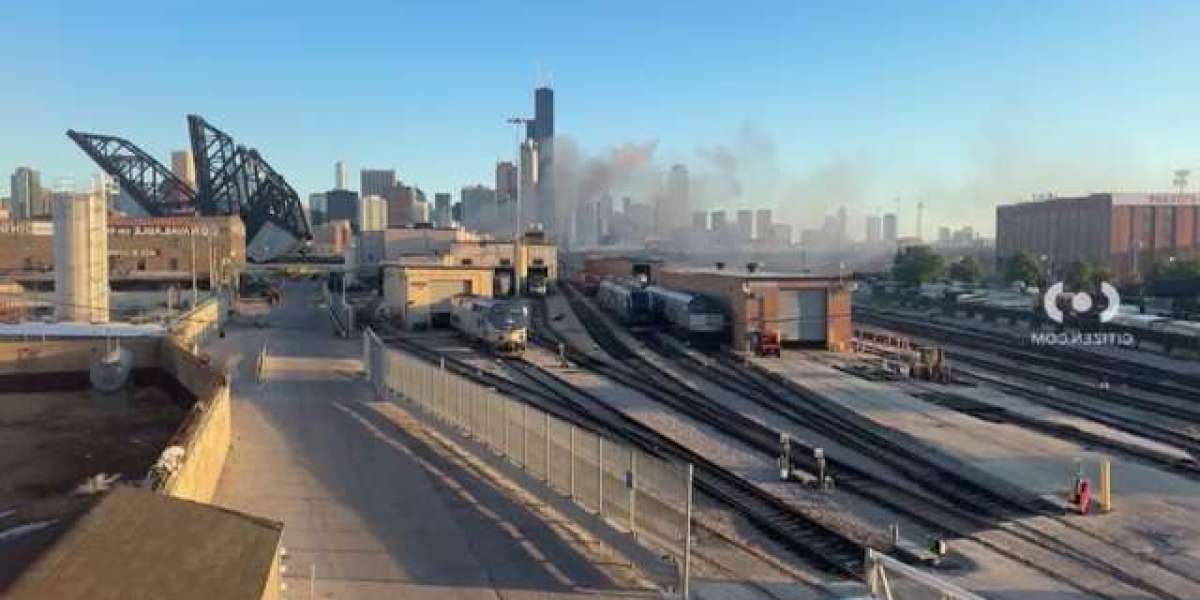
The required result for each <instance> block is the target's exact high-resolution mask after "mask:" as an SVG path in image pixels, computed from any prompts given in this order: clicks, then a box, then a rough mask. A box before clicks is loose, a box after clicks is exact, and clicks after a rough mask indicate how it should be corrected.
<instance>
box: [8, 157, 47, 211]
mask: <svg viewBox="0 0 1200 600" xmlns="http://www.w3.org/2000/svg"><path fill="white" fill-rule="evenodd" d="M41 178H42V176H41V174H40V173H38V172H37V171H35V170H33V169H30V168H29V167H17V170H16V171H14V172H13V174H12V177H11V179H10V184H11V187H10V188H9V189H10V190H11V192H12V200H10V202H11V212H12V218H13V219H15V220H22V219H31V218H33V217H34V216H37V215H36V214H35V213H36V211H37V208H38V206H37V205H38V204H39V203H40V202H41V198H42V196H44V195H45V193H44V192H43V191H42V183H41Z"/></svg>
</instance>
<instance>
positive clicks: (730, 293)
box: [657, 267, 853, 351]
mask: <svg viewBox="0 0 1200 600" xmlns="http://www.w3.org/2000/svg"><path fill="white" fill-rule="evenodd" d="M657 281H658V283H659V285H662V286H664V287H667V288H670V289H674V290H683V291H688V292H692V293H696V294H704V295H707V296H711V297H712V298H715V299H716V300H717V301H718V302H720V304H721V306H722V307H723V308H724V309H725V311H726V313H727V314H728V315H729V316H730V318H731V323H732V325H733V327H732V329H733V331H732V332H731V333H732V342H733V347H734V349H737V350H745V349H746V348H747V347H748V341H749V333H750V332H753V331H760V330H763V329H771V330H775V331H778V332H779V333H780V336H781V339H782V340H783V342H784V343H785V344H792V345H799V346H807V347H820V348H825V349H828V350H833V351H845V350H847V349H848V348H849V343H850V337H851V334H852V329H853V325H852V323H851V314H850V288H849V286H848V285H847V283H846V282H845V281H843V280H841V279H840V278H838V277H827V276H820V275H807V274H797V273H766V272H761V271H755V272H751V271H745V270H735V269H705V268H689V267H666V268H663V269H661V270H660V271H659V275H658V277H657Z"/></svg>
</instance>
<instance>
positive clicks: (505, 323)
mask: <svg viewBox="0 0 1200 600" xmlns="http://www.w3.org/2000/svg"><path fill="white" fill-rule="evenodd" d="M452 303H453V305H452V308H451V311H450V324H451V325H452V326H453V327H454V328H455V329H457V330H458V331H459V332H460V333H462V334H463V335H464V336H466V337H467V338H469V339H471V340H472V341H475V342H479V343H481V344H484V345H485V346H487V347H488V348H489V349H491V350H492V351H493V352H495V353H497V354H500V355H504V356H519V355H520V354H521V353H523V352H525V347H526V345H527V344H528V340H529V307H527V306H525V305H523V304H521V303H520V302H516V301H512V300H502V299H496V298H483V297H480V296H457V297H455V298H454V299H453V300H452Z"/></svg>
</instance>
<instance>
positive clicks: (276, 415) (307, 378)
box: [210, 284, 648, 599]
mask: <svg viewBox="0 0 1200 600" xmlns="http://www.w3.org/2000/svg"><path fill="white" fill-rule="evenodd" d="M309 288H312V289H309ZM315 292H316V288H315V286H314V285H313V284H293V285H290V286H288V287H286V288H285V290H284V301H283V303H282V304H281V305H279V306H277V307H275V308H274V309H273V310H272V311H271V314H270V315H269V316H268V317H267V322H268V325H269V327H266V328H261V329H260V328H251V327H247V328H236V327H232V328H230V330H229V334H228V335H227V337H226V338H224V339H221V340H215V343H214V344H213V346H212V347H211V348H210V351H211V352H212V354H213V357H214V360H215V361H217V362H223V363H224V364H227V365H229V366H230V367H231V372H234V373H235V376H234V381H233V395H234V405H233V426H234V441H233V448H232V449H231V452H230V454H229V459H228V462H227V464H226V466H225V471H224V473H223V476H222V479H221V483H220V486H219V488H218V490H217V496H216V498H215V502H216V503H218V504H222V505H225V506H228V507H230V508H234V509H237V510H243V511H246V512H250V513H252V514H257V515H262V516H265V517H269V518H272V519H278V520H281V521H283V522H284V539H283V544H284V547H285V548H286V549H287V551H288V558H287V559H286V561H285V564H286V565H287V568H288V571H287V573H286V574H285V576H284V580H285V582H286V584H287V586H288V588H289V590H290V591H289V593H288V597H292V598H307V597H309V596H308V594H309V593H310V588H311V592H312V594H313V597H315V598H339V599H343V598H356V599H357V598H406V599H407V598H418V599H420V598H439V599H440V598H506V599H527V598H528V599H533V598H571V597H587V598H597V597H601V598H626V597H648V594H647V591H646V590H641V589H631V586H630V585H627V584H622V583H618V582H615V581H614V579H613V578H612V577H611V573H612V569H611V568H610V567H611V565H604V564H599V563H598V561H597V560H596V559H595V558H594V554H592V553H589V552H586V551H584V550H582V549H580V548H577V547H575V546H574V545H572V544H570V543H568V542H567V541H565V540H564V539H563V538H562V537H561V536H560V535H558V534H557V533H556V531H555V530H554V529H553V528H552V527H551V526H550V525H549V524H548V523H546V522H544V521H543V520H541V519H539V518H538V517H537V516H536V515H535V514H533V513H532V512H531V511H530V510H529V509H528V508H527V507H526V506H524V505H522V504H520V503H519V502H517V501H515V500H514V499H512V498H510V497H508V496H506V495H505V494H504V493H502V492H501V491H500V490H498V489H497V488H495V487H493V486H492V485H491V484H490V483H488V482H487V481H486V480H483V479H481V478H479V477H478V476H477V475H476V474H475V473H474V472H472V471H471V470H470V469H469V468H468V467H467V466H466V465H464V464H462V463H461V462H458V461H456V460H454V458H453V457H451V456H448V455H447V454H446V453H444V452H439V451H438V449H437V448H435V447H431V446H428V445H426V444H425V443H423V442H422V441H421V440H418V439H416V438H414V437H413V434H412V433H411V432H410V431H409V430H406V429H405V428H403V427H401V426H399V425H398V424H397V421H396V420H395V419H393V418H389V416H388V415H389V413H390V412H391V411H390V410H388V409H391V408H393V407H390V406H386V405H383V404H382V403H380V402H377V401H376V400H375V398H374V396H373V392H372V390H371V389H370V387H369V386H368V385H367V384H366V383H365V381H364V380H363V379H362V378H361V376H360V375H359V373H358V372H359V370H360V365H359V356H360V352H361V345H360V343H359V342H357V341H347V340H342V339H337V338H334V337H333V336H332V334H331V330H330V325H329V323H328V321H327V318H326V317H325V316H324V315H323V314H322V313H321V312H320V311H319V310H318V309H316V308H314V307H313V306H312V302H311V296H313V295H314V294H315ZM268 339H269V343H268V348H269V356H270V358H269V359H268V361H267V367H266V369H265V372H264V374H263V379H262V381H259V380H258V378H256V377H255V376H254V369H253V366H252V365H253V363H254V359H255V357H256V356H257V354H258V352H259V349H260V348H261V347H262V345H263V342H264V341H265V340H268ZM248 365H250V366H248Z"/></svg>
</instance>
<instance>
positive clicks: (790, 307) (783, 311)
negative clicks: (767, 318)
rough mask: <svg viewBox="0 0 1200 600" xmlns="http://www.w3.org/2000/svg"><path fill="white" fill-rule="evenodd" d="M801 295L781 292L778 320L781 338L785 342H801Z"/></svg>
mask: <svg viewBox="0 0 1200 600" xmlns="http://www.w3.org/2000/svg"><path fill="white" fill-rule="evenodd" d="M799 296H800V293H799V292H796V291H791V290H779V313H778V314H777V315H776V317H775V318H776V320H777V322H778V327H779V338H780V340H782V341H785V342H795V341H799V340H800V297H799Z"/></svg>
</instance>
